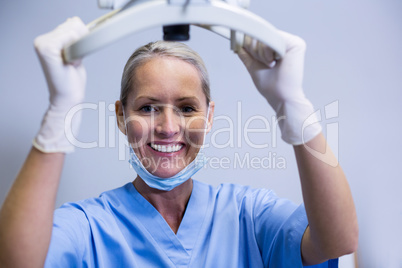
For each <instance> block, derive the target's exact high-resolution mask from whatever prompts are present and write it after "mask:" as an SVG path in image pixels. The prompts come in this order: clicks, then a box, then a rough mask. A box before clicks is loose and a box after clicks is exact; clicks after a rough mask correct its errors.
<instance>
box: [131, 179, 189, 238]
mask: <svg viewBox="0 0 402 268" xmlns="http://www.w3.org/2000/svg"><path fill="white" fill-rule="evenodd" d="M133 185H134V187H135V188H136V189H137V191H138V192H139V193H140V194H141V195H142V196H143V197H144V198H145V199H146V200H147V201H148V202H149V203H150V204H151V205H152V206H154V208H155V209H156V210H158V212H159V213H160V214H161V215H162V217H163V218H164V219H165V221H166V222H167V223H168V224H169V226H170V228H172V230H173V232H174V233H177V230H178V229H179V226H180V223H181V220H182V219H183V216H184V212H185V211H186V207H187V203H188V200H189V199H190V195H191V192H192V190H193V181H192V179H188V180H187V181H185V182H184V183H182V184H180V185H179V186H177V187H175V188H174V189H172V190H170V191H162V190H158V189H154V188H151V187H149V186H148V185H147V184H146V183H145V182H144V181H143V180H142V179H141V178H140V177H137V178H136V179H135V180H134V182H133Z"/></svg>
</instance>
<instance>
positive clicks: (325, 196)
mask: <svg viewBox="0 0 402 268" xmlns="http://www.w3.org/2000/svg"><path fill="white" fill-rule="evenodd" d="M305 146H308V147H309V148H311V149H313V150H314V151H317V152H320V153H321V157H320V159H318V158H317V157H315V156H313V155H312V154H311V153H310V152H309V151H308V150H307V148H306V147H305ZM294 151H295V154H296V160H297V165H298V168H299V173H300V180H301V186H302V192H303V199H304V203H305V208H306V213H307V218H308V222H309V228H308V230H307V231H306V234H305V236H307V237H306V239H305V237H303V243H302V252H303V257H305V256H319V257H321V258H322V259H323V260H325V259H329V258H335V257H339V256H342V255H345V254H348V253H351V252H353V251H355V250H356V247H357V239H358V224H357V217H356V211H355V207H354V203H353V198H352V195H351V191H350V188H349V185H348V182H347V180H346V178H345V175H344V173H343V171H342V168H341V167H340V165H336V166H335V167H334V166H333V165H329V164H328V163H331V164H333V163H337V160H336V158H335V156H334V154H333V153H332V152H331V150H330V148H329V147H328V148H326V140H325V138H324V136H323V135H322V134H319V135H318V136H317V137H315V138H314V139H312V140H311V141H309V142H308V143H307V144H306V145H299V146H294ZM312 251H315V253H313V252H312ZM317 253H318V254H317ZM317 260H318V259H317Z"/></svg>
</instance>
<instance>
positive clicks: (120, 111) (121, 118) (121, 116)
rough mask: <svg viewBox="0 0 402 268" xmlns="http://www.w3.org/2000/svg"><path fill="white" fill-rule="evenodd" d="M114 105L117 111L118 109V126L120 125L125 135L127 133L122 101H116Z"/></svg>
mask: <svg viewBox="0 0 402 268" xmlns="http://www.w3.org/2000/svg"><path fill="white" fill-rule="evenodd" d="M114 106H115V111H116V121H117V126H118V127H119V129H120V131H121V132H122V133H123V134H124V135H126V124H125V122H124V112H123V109H124V107H123V104H122V103H121V101H116V102H115V104H114Z"/></svg>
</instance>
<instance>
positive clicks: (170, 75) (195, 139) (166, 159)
mask: <svg viewBox="0 0 402 268" xmlns="http://www.w3.org/2000/svg"><path fill="white" fill-rule="evenodd" d="M133 81H134V82H133V85H131V87H132V88H133V90H132V91H131V92H130V93H129V94H128V98H127V104H126V106H125V107H124V117H125V122H126V129H124V122H122V120H119V121H118V122H119V128H120V130H122V131H123V132H125V131H127V133H126V135H127V137H128V141H129V142H130V144H131V146H132V147H133V149H134V151H135V153H136V155H137V156H138V158H139V159H140V161H141V162H142V164H143V165H144V167H145V168H146V169H147V170H148V171H149V172H150V173H152V174H153V175H155V176H158V177H161V178H167V177H171V176H173V175H175V174H177V173H178V172H179V171H180V170H182V169H183V168H184V167H186V166H187V165H188V164H189V163H190V162H191V161H192V160H194V159H195V157H196V155H197V153H198V151H199V149H200V146H201V145H202V144H203V140H204V131H205V128H207V132H209V130H210V128H211V124H212V117H213V111H214V103H213V102H210V108H209V110H210V111H209V116H208V117H209V118H208V119H207V118H206V116H207V111H208V106H207V103H206V97H205V94H204V92H203V90H202V86H201V80H200V76H199V74H198V71H197V69H196V68H195V67H194V66H192V65H191V64H189V63H187V62H185V61H182V60H179V59H176V58H172V57H156V58H153V59H151V60H149V61H147V62H146V63H144V64H143V65H141V66H140V67H138V68H137V69H136V71H135V79H133ZM122 109H123V107H122V106H121V103H120V102H119V101H118V102H116V112H117V113H118V116H119V115H120V118H121V115H123V114H122V113H123V110H122ZM207 121H208V122H209V123H208V122H207ZM207 123H208V124H207Z"/></svg>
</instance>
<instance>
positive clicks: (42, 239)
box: [0, 147, 64, 267]
mask: <svg viewBox="0 0 402 268" xmlns="http://www.w3.org/2000/svg"><path fill="white" fill-rule="evenodd" d="M63 162H64V154H63V153H49V154H46V153H42V152H40V151H39V150H37V149H35V148H34V147H33V148H32V149H31V151H30V153H29V155H28V157H27V159H26V161H25V163H24V165H23V166H22V168H21V170H20V172H19V174H18V176H17V178H16V180H15V182H14V184H13V186H12V187H11V190H10V192H9V193H8V196H7V198H6V200H5V201H4V204H3V206H2V208H1V211H0V264H1V265H0V266H1V267H43V264H44V261H45V258H46V254H47V250H48V247H49V243H50V237H51V232H52V223H53V212H54V206H55V199H56V194H57V189H58V185H59V181H60V175H61V171H62V167H63Z"/></svg>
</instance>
